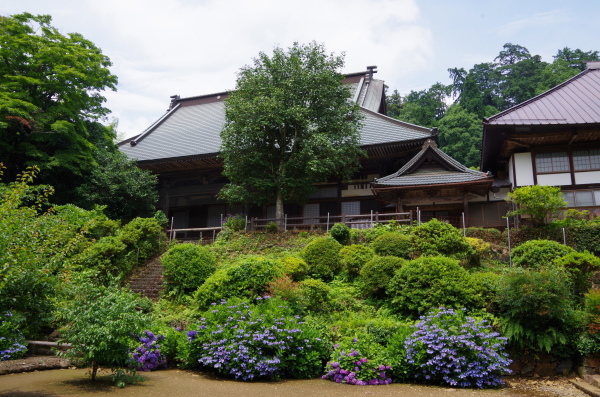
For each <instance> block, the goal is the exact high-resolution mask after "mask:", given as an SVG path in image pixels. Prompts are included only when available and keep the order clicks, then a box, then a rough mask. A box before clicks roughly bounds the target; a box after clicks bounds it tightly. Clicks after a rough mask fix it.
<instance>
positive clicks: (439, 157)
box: [372, 140, 491, 186]
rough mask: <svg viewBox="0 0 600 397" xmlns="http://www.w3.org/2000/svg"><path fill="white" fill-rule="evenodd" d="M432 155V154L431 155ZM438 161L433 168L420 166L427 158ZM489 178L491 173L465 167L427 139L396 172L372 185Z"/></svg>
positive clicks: (430, 183) (434, 183)
mask: <svg viewBox="0 0 600 397" xmlns="http://www.w3.org/2000/svg"><path fill="white" fill-rule="evenodd" d="M432 155H433V156H432ZM432 158H433V159H434V161H436V162H437V163H438V165H439V166H438V167H435V168H421V167H420V166H421V164H423V162H424V161H425V160H427V159H432ZM484 179H490V180H491V175H489V174H487V173H485V172H480V171H475V170H472V169H470V168H467V167H465V166H464V165H462V164H461V163H459V162H458V161H456V160H455V159H453V158H452V157H450V156H448V155H447V154H446V153H444V152H442V151H441V150H440V149H438V147H437V145H436V143H435V142H433V141H432V140H427V142H425V144H424V145H423V149H421V151H420V152H419V153H417V154H416V155H415V156H414V157H413V158H412V159H411V160H410V161H409V162H408V163H406V164H405V165H404V166H403V167H402V168H400V169H399V170H398V171H397V172H395V173H393V174H391V175H388V176H384V177H382V178H379V179H376V180H375V181H374V182H373V183H372V184H373V186H416V185H438V184H439V185H445V184H451V183H462V182H472V181H480V180H484Z"/></svg>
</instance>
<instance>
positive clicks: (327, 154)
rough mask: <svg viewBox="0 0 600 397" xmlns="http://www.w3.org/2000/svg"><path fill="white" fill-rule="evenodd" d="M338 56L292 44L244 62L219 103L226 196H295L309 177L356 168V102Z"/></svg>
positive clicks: (261, 199)
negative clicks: (222, 107) (222, 115)
mask: <svg viewBox="0 0 600 397" xmlns="http://www.w3.org/2000/svg"><path fill="white" fill-rule="evenodd" d="M343 65H344V57H343V55H342V56H336V55H333V54H327V53H326V51H325V48H324V47H323V45H321V44H317V43H315V42H312V43H310V44H308V45H301V44H298V43H295V44H294V45H293V46H292V47H290V48H289V49H288V50H287V51H285V50H283V49H281V48H275V50H274V51H273V55H272V56H269V55H267V54H265V53H262V52H261V53H260V54H259V56H258V58H256V59H255V60H254V64H253V65H252V66H245V67H243V68H242V69H241V70H240V72H239V75H238V80H237V87H236V90H235V91H234V92H232V93H231V94H230V96H229V98H228V99H227V101H226V105H225V106H226V107H225V114H226V125H225V127H224V129H223V131H222V132H221V139H222V146H221V157H222V158H223V161H224V171H223V173H224V175H225V176H226V177H227V178H229V181H230V182H229V183H228V184H227V185H226V186H225V187H224V188H223V189H222V190H221V192H220V196H221V197H223V198H226V199H227V200H228V201H229V202H234V203H235V202H238V203H239V202H246V203H253V204H259V205H262V204H271V203H275V207H276V217H277V218H278V219H283V215H284V212H283V211H284V210H283V204H284V202H286V201H293V202H294V201H295V202H301V201H302V200H303V199H305V198H306V196H307V195H308V194H309V193H310V192H311V191H313V190H314V183H319V182H324V181H326V180H327V178H328V177H332V176H340V177H345V178H348V177H350V176H351V175H352V172H353V171H354V170H355V169H356V168H357V166H358V159H359V157H360V156H361V155H363V152H362V151H361V150H360V148H359V146H358V145H359V139H360V136H359V129H358V127H359V123H360V119H361V113H360V110H359V107H358V105H356V104H355V103H353V102H352V101H351V100H350V87H349V86H347V85H342V80H343V78H344V76H343V75H342V74H340V73H339V70H340V68H341V67H342V66H343Z"/></svg>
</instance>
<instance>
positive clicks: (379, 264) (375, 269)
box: [360, 256, 407, 298]
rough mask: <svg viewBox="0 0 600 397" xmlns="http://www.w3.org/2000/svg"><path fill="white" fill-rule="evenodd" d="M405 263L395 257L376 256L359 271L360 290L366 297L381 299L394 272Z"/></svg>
mask: <svg viewBox="0 0 600 397" xmlns="http://www.w3.org/2000/svg"><path fill="white" fill-rule="evenodd" d="M406 262H407V261H406V260H405V259H402V258H398V257H396V256H378V257H375V258H373V259H371V260H370V261H369V262H367V263H365V265H364V266H363V267H362V269H360V277H361V280H362V290H363V292H364V293H365V294H366V295H370V296H375V297H380V298H381V297H383V296H384V295H385V292H386V289H387V287H388V284H389V282H390V281H391V280H392V278H393V277H394V274H395V272H396V270H398V269H400V268H401V267H402V265H404V264H405V263H406Z"/></svg>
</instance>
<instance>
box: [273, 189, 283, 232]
mask: <svg viewBox="0 0 600 397" xmlns="http://www.w3.org/2000/svg"><path fill="white" fill-rule="evenodd" d="M284 216H285V213H284V209H283V196H282V195H281V191H278V192H277V198H276V199H275V218H277V228H278V229H279V230H280V231H283V229H284V227H285V225H284V221H285V220H284Z"/></svg>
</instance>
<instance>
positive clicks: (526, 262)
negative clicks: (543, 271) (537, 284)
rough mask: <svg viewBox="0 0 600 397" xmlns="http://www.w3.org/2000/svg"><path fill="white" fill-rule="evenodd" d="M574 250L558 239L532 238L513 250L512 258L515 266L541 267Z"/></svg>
mask: <svg viewBox="0 0 600 397" xmlns="http://www.w3.org/2000/svg"><path fill="white" fill-rule="evenodd" d="M574 251H575V250H574V249H573V248H571V247H568V246H566V245H563V244H561V243H558V242H556V241H551V240H530V241H527V242H525V243H523V244H521V245H519V246H518V247H516V248H515V249H514V250H513V251H512V260H513V264H514V265H515V266H519V267H524V268H528V269H540V268H542V267H545V266H548V265H551V264H552V263H553V262H554V260H556V259H558V258H561V257H563V256H565V255H567V254H569V253H571V252H574Z"/></svg>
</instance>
